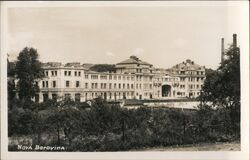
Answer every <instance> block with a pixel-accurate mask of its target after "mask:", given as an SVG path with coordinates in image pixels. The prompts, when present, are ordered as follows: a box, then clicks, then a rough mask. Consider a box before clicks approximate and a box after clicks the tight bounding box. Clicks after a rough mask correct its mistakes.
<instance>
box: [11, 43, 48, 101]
mask: <svg viewBox="0 0 250 160" xmlns="http://www.w3.org/2000/svg"><path fill="white" fill-rule="evenodd" d="M17 59H18V60H17V62H16V68H15V71H16V78H17V80H18V84H17V91H18V95H19V98H20V99H22V100H26V101H30V100H31V98H33V97H34V95H35V93H36V92H38V91H39V88H38V86H37V85H36V84H35V80H37V79H39V78H42V77H43V69H42V68H41V62H40V61H39V60H38V53H37V50H36V49H34V48H28V47H25V48H24V49H23V50H22V51H21V52H20V53H19V56H18V58H17Z"/></svg>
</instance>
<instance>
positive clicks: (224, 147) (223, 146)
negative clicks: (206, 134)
mask: <svg viewBox="0 0 250 160" xmlns="http://www.w3.org/2000/svg"><path fill="white" fill-rule="evenodd" d="M132 151H136V152H137V151H240V142H230V143H222V142H218V143H200V144H193V145H181V146H171V147H155V148H145V149H140V150H132Z"/></svg>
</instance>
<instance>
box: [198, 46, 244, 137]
mask: <svg viewBox="0 0 250 160" xmlns="http://www.w3.org/2000/svg"><path fill="white" fill-rule="evenodd" d="M226 56H227V59H225V60H224V61H223V62H222V63H221V65H220V66H219V68H218V69H217V70H215V71H212V70H210V71H209V72H208V73H206V80H205V82H204V86H203V88H202V94H201V96H200V100H201V101H202V102H203V104H208V103H210V102H212V106H213V108H216V110H217V111H218V112H217V113H218V114H220V113H221V112H222V113H223V114H222V115H223V116H224V119H223V123H224V126H227V128H225V129H226V130H228V132H234V134H235V136H239V132H240V49H239V48H238V47H235V46H234V45H232V46H230V47H229V48H228V50H227V51H226ZM217 116H220V115H217Z"/></svg>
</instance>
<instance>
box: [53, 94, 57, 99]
mask: <svg viewBox="0 0 250 160" xmlns="http://www.w3.org/2000/svg"><path fill="white" fill-rule="evenodd" d="M52 100H53V101H57V94H55V93H54V94H52Z"/></svg>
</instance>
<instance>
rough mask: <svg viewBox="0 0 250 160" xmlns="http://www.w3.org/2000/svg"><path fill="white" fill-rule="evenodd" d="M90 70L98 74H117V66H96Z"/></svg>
mask: <svg viewBox="0 0 250 160" xmlns="http://www.w3.org/2000/svg"><path fill="white" fill-rule="evenodd" d="M90 70H92V71H96V72H115V65H113V64H95V65H94V66H92V67H90Z"/></svg>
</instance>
